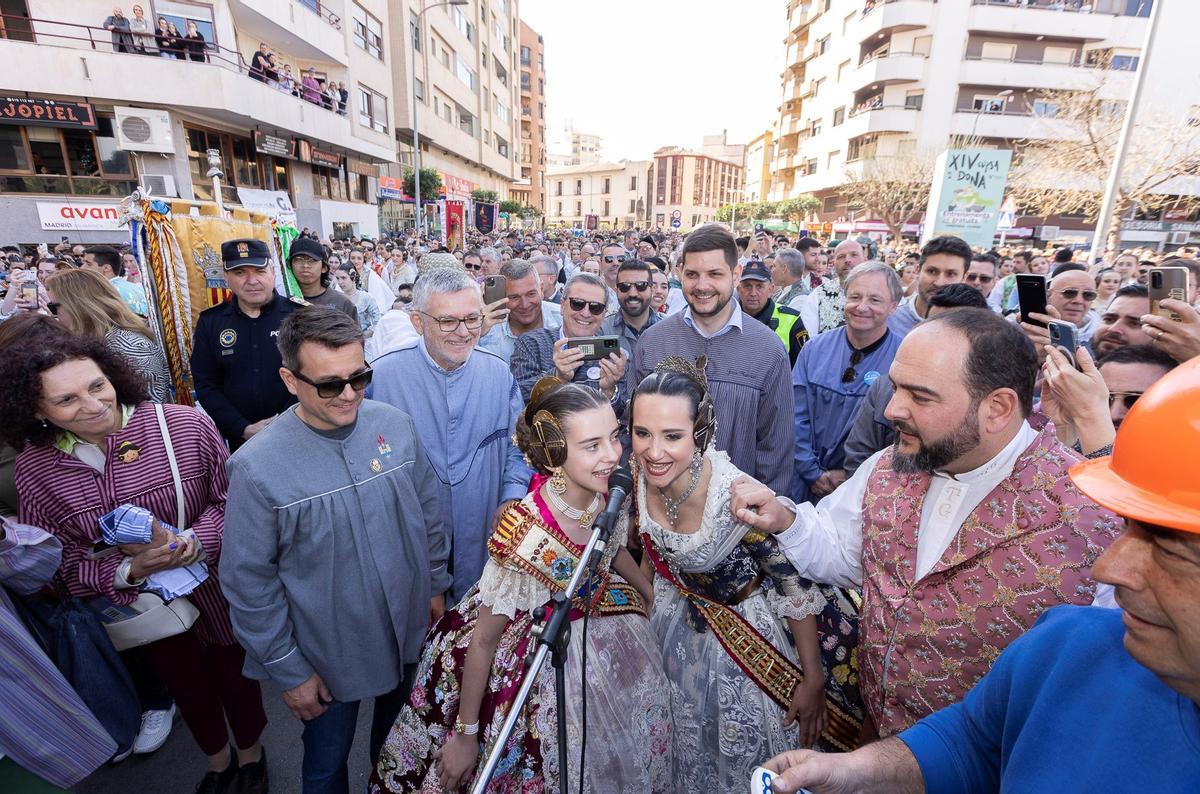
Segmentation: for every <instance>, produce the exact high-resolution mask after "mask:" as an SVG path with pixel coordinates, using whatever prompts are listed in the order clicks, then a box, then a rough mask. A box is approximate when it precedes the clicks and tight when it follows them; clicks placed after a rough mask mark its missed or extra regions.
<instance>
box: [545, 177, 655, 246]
mask: <svg viewBox="0 0 1200 794" xmlns="http://www.w3.org/2000/svg"><path fill="white" fill-rule="evenodd" d="M649 170H650V161H648V160H621V161H619V162H615V163H587V164H584V165H568V166H561V167H558V168H550V169H549V171H548V172H547V174H546V188H547V196H546V223H548V224H567V225H569V226H576V227H579V228H584V227H585V225H586V221H587V216H589V215H595V216H597V222H598V223H599V226H600V228H610V229H623V228H629V227H633V226H639V227H644V226H645V225H646V224H647V222H648V213H649V207H650V201H649V193H648V191H649V184H650V183H649Z"/></svg>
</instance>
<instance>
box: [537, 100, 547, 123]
mask: <svg viewBox="0 0 1200 794" xmlns="http://www.w3.org/2000/svg"><path fill="white" fill-rule="evenodd" d="M538 118H539V119H544V118H546V103H545V102H538Z"/></svg>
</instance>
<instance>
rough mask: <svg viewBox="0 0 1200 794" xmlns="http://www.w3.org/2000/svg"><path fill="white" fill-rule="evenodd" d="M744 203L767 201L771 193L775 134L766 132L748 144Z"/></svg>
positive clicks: (770, 131)
mask: <svg viewBox="0 0 1200 794" xmlns="http://www.w3.org/2000/svg"><path fill="white" fill-rule="evenodd" d="M745 160H746V176H745V180H746V184H745V196H744V197H743V200H744V201H766V200H767V196H768V195H769V194H770V193H771V166H772V164H773V163H774V160H775V132H774V130H765V131H764V132H763V134H762V135H759V136H758V137H757V138H755V139H754V140H752V141H750V143H748V144H746V157H745Z"/></svg>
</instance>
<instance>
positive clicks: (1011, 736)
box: [767, 358, 1200, 794]
mask: <svg viewBox="0 0 1200 794" xmlns="http://www.w3.org/2000/svg"><path fill="white" fill-rule="evenodd" d="M1198 451H1200V358H1194V359H1192V360H1191V361H1189V362H1187V363H1185V364H1182V365H1181V366H1179V367H1177V368H1176V369H1175V370H1173V371H1172V372H1171V373H1169V374H1168V375H1166V376H1165V377H1163V378H1162V379H1161V380H1160V381H1158V382H1157V383H1156V384H1154V385H1153V386H1152V387H1150V389H1148V390H1147V391H1146V393H1145V394H1144V395H1142V397H1141V399H1139V400H1138V401H1137V403H1136V404H1134V406H1133V408H1132V409H1130V411H1129V413H1128V415H1127V416H1126V417H1125V420H1124V421H1123V422H1122V423H1121V427H1120V429H1119V430H1118V431H1117V438H1116V442H1115V443H1114V445H1113V454H1112V455H1111V456H1109V457H1106V458H1100V459H1097V460H1088V461H1084V462H1082V463H1078V464H1076V465H1075V466H1074V467H1072V468H1071V470H1070V477H1071V479H1072V480H1074V481H1075V484H1076V485H1077V486H1078V487H1079V489H1080V490H1081V491H1083V492H1084V493H1085V494H1087V495H1088V496H1089V497H1091V498H1092V499H1094V500H1095V501H1096V502H1098V503H1099V504H1100V505H1102V506H1104V507H1107V508H1108V509H1110V510H1113V511H1114V512H1116V513H1118V514H1119V515H1121V516H1124V518H1125V520H1126V529H1125V532H1124V534H1123V535H1122V536H1121V537H1120V539H1118V540H1117V541H1116V542H1115V543H1113V544H1112V546H1110V547H1109V549H1108V550H1107V551H1106V552H1105V553H1104V555H1103V556H1102V557H1100V559H1099V560H1097V561H1096V564H1095V566H1094V567H1093V569H1092V571H1093V574H1094V575H1095V577H1096V579H1097V580H1099V581H1102V582H1106V583H1108V584H1110V585H1112V586H1113V587H1114V588H1115V590H1116V600H1117V603H1118V604H1119V605H1120V607H1121V608H1120V609H1119V610H1116V609H1104V608H1101V607H1095V606H1091V607H1079V606H1060V607H1055V608H1054V609H1050V610H1048V611H1047V612H1046V613H1045V615H1044V616H1043V617H1042V618H1041V619H1040V620H1039V621H1038V623H1037V625H1036V626H1034V627H1033V628H1032V629H1030V631H1029V632H1027V633H1026V634H1025V635H1024V636H1022V637H1021V638H1019V639H1018V640H1016V641H1015V642H1013V643H1012V644H1011V645H1010V646H1009V647H1008V648H1007V649H1006V650H1005V651H1004V652H1003V653H1002V654H1001V655H1000V657H999V658H998V659H997V660H996V663H995V664H994V665H993V667H992V669H991V671H990V672H989V673H988V674H987V675H986V676H985V677H984V678H983V679H982V680H981V681H980V682H979V683H978V684H976V685H975V687H974V688H973V689H972V690H971V691H970V692H969V693H968V694H967V697H966V699H965V700H963V701H962V702H961V703H956V704H954V705H952V706H949V707H947V708H945V709H942V710H941V711H938V712H936V713H934V714H932V715H930V716H928V717H926V718H925V719H923V720H921V721H920V722H918V723H917V724H916V725H914V726H913V727H912V728H909V729H908V730H906V731H904V732H903V733H901V734H899V735H898V736H895V737H892V738H889V739H884V740H882V741H879V742H875V743H874V744H871V745H868V746H866V747H863V748H861V749H859V750H856V751H855V752H853V753H847V754H844V755H835V754H823V753H814V752H810V751H807V750H798V751H793V752H789V753H784V754H783V755H779V756H776V757H775V758H773V759H771V761H770V762H768V764H767V767H768V768H769V769H771V770H772V771H774V772H776V773H780V774H781V777H780V778H778V779H776V780H775V781H774V782H773V790H774V791H777V792H793V791H797V790H798V789H799V788H800V787H804V788H807V789H809V790H810V791H812V792H813V794H840V793H841V792H851V791H853V792H859V791H880V792H885V791H886V792H889V794H891V793H892V792H898V793H900V794H904V793H905V792H924V791H928V792H938V793H939V794H941V793H942V792H946V793H949V792H956V793H961V794H967V793H968V792H969V793H970V794H976V792H991V791H1000V790H1001V789H1003V790H1005V791H1155V792H1184V791H1195V790H1197V786H1198V785H1200V783H1198V782H1197V781H1200V464H1198V463H1197V452H1198ZM946 661H947V662H949V663H952V662H953V660H952V659H947V660H946Z"/></svg>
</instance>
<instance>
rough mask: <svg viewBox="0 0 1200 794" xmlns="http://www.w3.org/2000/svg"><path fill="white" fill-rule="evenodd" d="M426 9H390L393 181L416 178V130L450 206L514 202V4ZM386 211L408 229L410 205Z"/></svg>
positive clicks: (388, 203)
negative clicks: (411, 174)
mask: <svg viewBox="0 0 1200 794" xmlns="http://www.w3.org/2000/svg"><path fill="white" fill-rule="evenodd" d="M245 1H248V0H245ZM255 1H256V2H257V0H255ZM423 8H425V3H424V0H420V1H419V0H387V9H388V16H389V21H390V24H391V26H392V28H393V29H394V30H395V31H396V34H395V35H393V36H392V37H391V38H390V39H389V40H388V46H389V52H390V57H391V66H392V72H393V91H394V94H395V103H394V104H395V116H396V126H397V128H398V129H397V134H396V141H397V145H398V147H399V160H400V163H399V164H398V165H397V166H395V167H392V168H389V169H388V176H389V177H402V176H403V173H402V172H403V170H404V169H405V168H408V169H411V168H412V165H413V162H414V155H413V130H414V126H415V127H416V128H417V129H418V131H419V139H420V146H421V156H420V161H421V167H422V168H433V169H436V170H437V171H439V172H440V173H441V176H442V184H443V190H444V194H445V196H446V197H447V198H451V199H456V200H460V201H463V202H469V201H470V194H471V191H472V190H474V189H476V188H481V189H485V190H494V191H496V193H497V194H498V195H499V196H500V197H501V198H508V197H509V195H510V191H511V189H512V187H513V184H514V183H515V182H516V181H517V180H518V179H519V178H520V174H521V170H520V158H521V148H520V145H519V143H518V141H519V135H520V133H519V130H520V124H519V112H520V107H521V103H520V93H519V75H520V71H521V65H520V62H519V49H520V43H519V42H520V36H521V29H520V18H519V16H518V13H517V0H469V1H468V2H467V3H465V4H463V5H444V4H442V5H430V7H429V9H428V10H427V11H424V12H422V9H423ZM414 120H415V122H414ZM384 202H385V207H384V213H385V215H386V216H387V218H388V225H389V226H390V225H392V224H394V223H398V224H399V225H408V226H411V224H412V206H411V203H410V202H409V201H408V200H407V199H405V198H403V197H401V196H399V195H398V194H392V195H389V197H388V198H386V199H384Z"/></svg>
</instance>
